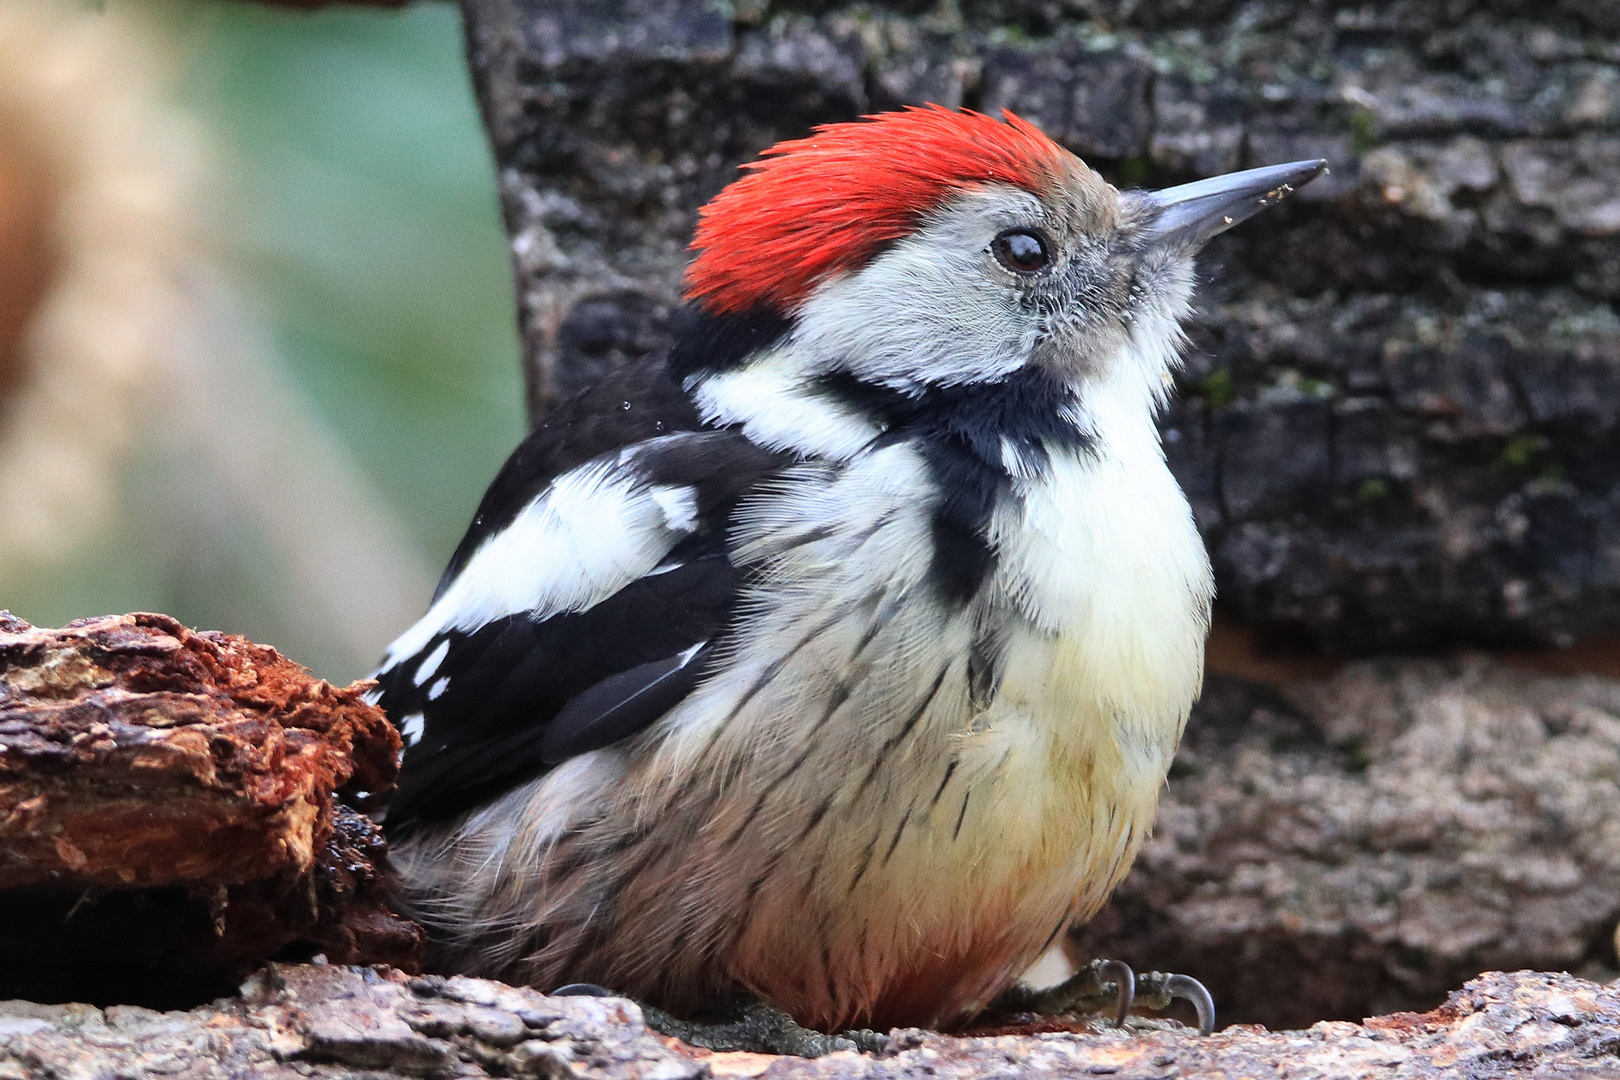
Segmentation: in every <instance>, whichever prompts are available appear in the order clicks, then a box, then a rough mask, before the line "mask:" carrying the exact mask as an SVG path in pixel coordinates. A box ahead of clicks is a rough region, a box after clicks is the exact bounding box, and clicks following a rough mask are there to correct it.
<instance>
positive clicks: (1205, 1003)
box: [1164, 975, 1215, 1035]
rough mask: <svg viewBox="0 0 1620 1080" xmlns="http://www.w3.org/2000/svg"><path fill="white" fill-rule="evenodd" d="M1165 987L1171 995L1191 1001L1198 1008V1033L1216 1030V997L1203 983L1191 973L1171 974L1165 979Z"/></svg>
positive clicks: (1205, 1033)
mask: <svg viewBox="0 0 1620 1080" xmlns="http://www.w3.org/2000/svg"><path fill="white" fill-rule="evenodd" d="M1164 988H1165V989H1166V990H1167V991H1169V993H1170V996H1171V997H1173V998H1180V999H1181V1000H1182V1001H1190V1002H1192V1007H1193V1008H1194V1009H1197V1010H1198V1034H1200V1035H1208V1034H1209V1033H1210V1032H1212V1031H1214V1030H1215V999H1214V998H1212V997H1210V996H1209V991H1208V990H1207V989H1206V988H1205V987H1204V984H1203V983H1201V982H1199V981H1198V980H1197V979H1195V978H1193V977H1192V976H1191V975H1171V976H1170V977H1169V978H1167V979H1165V980H1164Z"/></svg>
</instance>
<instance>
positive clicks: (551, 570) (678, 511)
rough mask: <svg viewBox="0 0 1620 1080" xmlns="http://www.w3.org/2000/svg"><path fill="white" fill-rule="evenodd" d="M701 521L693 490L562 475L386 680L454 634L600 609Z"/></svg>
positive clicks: (472, 562)
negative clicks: (509, 619)
mask: <svg viewBox="0 0 1620 1080" xmlns="http://www.w3.org/2000/svg"><path fill="white" fill-rule="evenodd" d="M696 513H697V500H696V495H695V493H693V492H692V491H691V489H689V488H678V487H668V486H662V487H659V486H653V485H649V484H647V483H646V482H645V481H644V480H642V479H640V478H639V477H638V476H636V475H635V473H634V472H632V471H630V469H628V468H626V467H624V466H622V465H620V464H618V463H617V462H615V461H613V460H611V459H609V460H603V459H597V460H596V461H593V462H590V463H588V464H585V465H581V466H580V467H579V468H577V469H572V470H570V471H568V472H566V473H563V474H562V475H561V476H559V477H557V478H556V479H555V480H553V481H552V483H551V485H550V486H549V487H547V488H546V490H545V491H543V492H541V493H540V494H539V495H538V496H536V497H535V499H534V501H532V502H530V503H529V505H527V506H525V507H524V508H523V509H522V510H521V511H519V512H518V515H517V517H516V518H514V519H513V521H512V523H511V524H509V525H508V526H506V528H504V529H502V530H501V531H500V532H498V533H495V534H494V535H493V536H490V537H489V538H488V539H487V540H485V541H484V543H483V544H482V546H480V547H479V548H478V550H477V551H476V552H474V554H473V556H472V558H471V559H469V560H468V561H467V565H466V566H465V567H463V568H462V571H461V573H460V574H459V575H457V577H456V579H455V580H454V581H453V582H451V584H450V587H449V588H448V589H446V590H445V592H444V595H442V596H440V597H439V599H438V601H437V602H436V603H435V604H434V605H433V606H432V607H431V608H430V609H429V610H428V613H427V614H426V615H424V616H422V618H421V619H420V620H419V621H418V622H417V623H416V625H414V626H412V627H411V628H410V629H409V630H407V631H405V633H403V634H401V635H400V636H399V638H398V639H397V640H396V641H395V642H394V643H393V644H392V645H390V646H389V647H388V653H387V656H386V658H385V659H384V662H383V666H382V668H381V671H387V670H388V669H390V668H392V667H393V666H394V665H395V664H398V663H399V662H400V661H402V660H404V659H405V658H407V657H411V656H415V655H416V654H417V653H418V652H420V651H422V649H424V648H426V647H427V645H428V643H429V642H431V641H432V640H433V639H434V638H435V637H437V636H438V635H440V634H443V633H445V632H446V631H449V630H462V631H471V630H476V629H478V628H479V627H480V626H484V625H486V624H488V623H490V622H493V621H494V620H496V619H499V618H502V617H504V616H507V615H516V614H518V613H520V612H530V613H532V614H533V615H534V616H535V617H536V618H541V619H544V618H549V617H550V616H552V615H556V614H560V613H563V612H570V611H584V610H586V609H587V608H589V607H591V606H593V605H594V604H597V603H600V602H601V601H602V600H604V599H606V598H607V597H609V596H611V595H613V594H614V593H615V592H617V591H619V590H620V589H622V588H624V586H626V585H628V584H629V583H630V582H632V581H634V580H636V579H637V578H639V577H641V576H642V575H644V574H646V573H647V572H648V571H650V570H652V569H653V567H655V566H657V565H658V563H659V561H660V560H661V559H663V557H664V556H665V555H667V554H668V553H669V551H670V549H671V548H672V547H674V546H675V543H676V542H677V541H678V540H679V539H680V538H681V536H683V535H685V534H686V533H688V532H690V531H691V530H692V529H693V528H695V527H696ZM434 655H435V656H436V655H437V650H435V653H434ZM441 659H442V658H441ZM433 660H434V657H433V656H429V657H428V658H427V660H425V661H424V662H423V665H422V669H423V670H419V671H418V673H417V677H416V683H417V685H418V686H420V685H421V684H422V683H424V682H426V681H427V680H428V679H429V678H431V677H432V676H433V674H434V672H435V671H436V670H437V669H438V662H431V661H433ZM424 671H425V673H424Z"/></svg>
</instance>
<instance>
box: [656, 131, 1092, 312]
mask: <svg viewBox="0 0 1620 1080" xmlns="http://www.w3.org/2000/svg"><path fill="white" fill-rule="evenodd" d="M1004 115H1005V117H1006V122H1005V123H1003V122H1001V121H998V120H994V119H992V118H991V117H988V116H985V115H984V114H983V113H976V112H967V111H963V112H956V111H953V110H950V109H946V108H942V107H941V106H938V105H929V106H926V107H924V108H912V109H907V110H906V111H904V112H897V113H887V114H883V115H881V116H872V117H867V118H865V119H863V120H859V121H855V122H853V123H845V124H824V125H822V126H821V127H818V128H817V129H816V133H815V134H814V135H812V136H810V137H809V138H806V139H794V140H791V141H788V142H782V143H778V144H776V145H775V146H773V147H771V148H770V149H769V150H766V151H765V152H764V153H763V154H762V155H761V157H760V160H758V161H754V162H750V163H748V164H747V165H745V166H743V167H744V168H745V169H747V170H749V171H748V175H746V176H744V177H743V178H742V179H740V180H738V181H737V182H735V183H733V184H732V185H731V186H730V187H728V188H726V189H725V190H724V191H722V192H721V193H720V194H719V195H717V196H715V197H714V199H713V200H711V201H710V202H709V204H708V205H707V206H705V207H704V208H703V210H702V211H701V212H700V214H699V216H698V226H697V233H696V235H695V236H694V237H693V240H692V248H693V249H694V250H696V251H698V252H699V254H698V256H697V257H696V258H695V259H694V260H693V261H692V264H691V265H690V266H689V267H688V268H687V271H686V295H687V299H689V300H693V301H697V302H698V303H700V304H701V305H702V306H703V307H704V308H706V309H707V310H709V311H710V312H713V313H715V314H729V313H739V312H745V311H750V310H760V309H769V310H775V311H779V312H783V313H787V312H791V311H792V310H793V309H795V308H796V307H797V306H798V304H799V303H800V301H802V300H803V299H804V298H805V296H807V295H808V294H809V292H810V291H811V289H813V288H814V287H815V286H816V285H817V284H818V283H819V282H821V281H822V280H824V279H826V278H827V277H828V276H830V275H832V274H836V273H840V272H844V271H849V270H853V269H857V268H859V267H860V266H862V265H864V264H865V263H866V262H867V261H868V260H870V259H871V258H872V257H873V256H874V255H875V254H877V252H878V251H879V250H881V249H882V248H883V246H884V245H885V244H888V243H891V242H893V241H895V240H898V239H900V238H901V237H903V236H905V235H907V234H908V233H910V232H911V231H912V230H913V229H914V228H915V227H916V225H917V222H918V221H919V219H921V218H922V217H924V216H925V215H926V214H928V213H929V212H930V211H932V210H933V209H935V208H936V207H938V206H939V205H940V204H941V203H942V202H944V201H945V200H946V199H948V198H949V197H950V196H951V195H952V194H954V193H955V192H957V191H961V190H964V189H967V188H971V187H975V186H978V185H981V184H990V183H1002V184H1011V185H1013V186H1016V187H1021V188H1024V189H1026V190H1028V191H1031V192H1035V193H1037V194H1040V193H1042V192H1043V191H1045V190H1047V189H1048V188H1049V187H1050V186H1051V185H1052V184H1053V183H1054V182H1055V181H1056V179H1057V177H1058V176H1059V174H1060V173H1061V172H1062V170H1063V159H1064V157H1065V156H1066V151H1064V150H1063V149H1062V148H1061V147H1059V146H1058V145H1057V144H1056V143H1054V142H1053V141H1052V140H1051V139H1049V138H1047V137H1046V136H1045V135H1044V134H1042V133H1041V132H1040V131H1039V130H1038V129H1037V128H1036V127H1035V126H1034V125H1032V124H1030V123H1028V122H1027V121H1025V120H1022V119H1020V118H1019V117H1017V116H1014V115H1013V114H1012V113H1010V112H1009V113H1005V114H1004Z"/></svg>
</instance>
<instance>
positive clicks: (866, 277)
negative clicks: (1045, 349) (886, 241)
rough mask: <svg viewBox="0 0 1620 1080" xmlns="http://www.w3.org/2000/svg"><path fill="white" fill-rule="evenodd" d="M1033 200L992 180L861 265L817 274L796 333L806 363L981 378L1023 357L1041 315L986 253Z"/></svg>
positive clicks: (943, 378) (885, 374) (882, 380)
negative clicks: (1027, 306) (822, 277)
mask: <svg viewBox="0 0 1620 1080" xmlns="http://www.w3.org/2000/svg"><path fill="white" fill-rule="evenodd" d="M1042 213H1043V211H1042V208H1041V204H1040V201H1039V200H1038V199H1036V198H1035V196H1033V195H1031V194H1029V193H1028V192H1026V191H1020V190H1018V189H1016V188H1010V187H1002V186H991V187H987V188H985V189H982V190H979V191H974V192H969V193H966V194H964V195H962V196H961V197H960V198H959V199H957V200H956V201H955V202H954V203H952V204H951V205H950V206H949V207H947V208H946V209H945V210H943V211H942V212H940V213H939V214H937V215H936V216H935V217H934V218H932V219H930V220H928V221H926V222H925V223H924V224H923V225H922V226H921V227H920V228H919V229H918V230H917V231H916V232H915V233H913V234H912V235H910V236H908V237H906V238H905V239H904V240H901V241H899V242H898V243H896V244H894V245H893V246H892V247H890V248H889V249H888V250H886V251H884V252H883V253H882V254H880V255H879V256H878V257H877V258H875V259H873V260H872V261H871V262H870V263H868V264H867V265H866V266H865V267H863V268H861V269H860V270H859V271H857V272H855V273H852V274H847V275H844V276H842V277H837V278H832V279H830V280H828V281H826V282H823V283H822V284H821V285H820V286H818V287H817V288H816V290H815V291H814V292H813V293H811V294H810V297H809V299H807V300H806V301H805V302H804V304H803V306H802V307H801V308H800V310H799V326H798V329H797V330H796V332H795V334H794V338H795V341H796V343H797V346H798V348H800V349H802V350H803V351H804V353H805V354H806V356H807V358H808V359H809V360H810V362H811V363H812V364H819V365H821V366H823V367H825V368H837V369H839V370H843V371H848V372H850V373H852V374H854V375H856V376H858V377H859V378H861V379H863V380H865V381H868V382H872V383H877V384H880V385H885V386H891V387H895V388H897V389H908V388H913V387H918V386H921V385H923V384H933V385H960V384H963V383H975V382H987V381H991V380H994V379H998V378H1001V377H1004V376H1006V375H1008V374H1010V373H1011V372H1013V371H1016V370H1017V369H1018V368H1020V367H1022V366H1023V365H1024V363H1025V362H1026V361H1028V359H1029V356H1030V352H1031V351H1032V350H1033V349H1034V347H1035V343H1036V340H1037V335H1038V332H1039V329H1040V326H1039V320H1038V319H1037V318H1036V317H1035V316H1033V315H1031V314H1030V313H1028V312H1026V311H1024V310H1023V309H1022V308H1021V306H1020V299H1021V293H1020V290H1019V289H1018V287H1017V286H1016V285H1015V284H1014V283H1013V282H1012V281H1011V280H1010V275H1008V274H1006V273H1005V272H1003V271H1001V270H999V268H997V267H996V266H995V264H994V262H993V261H992V260H991V259H990V258H989V256H988V255H986V253H985V252H986V249H987V248H988V246H989V244H990V241H991V240H992V239H993V238H994V237H995V235H996V233H997V232H999V231H1000V229H1001V227H1002V226H1004V225H1005V224H1006V223H1008V222H1010V221H1014V220H1038V219H1039V218H1040V217H1041V215H1042Z"/></svg>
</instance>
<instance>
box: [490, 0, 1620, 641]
mask: <svg viewBox="0 0 1620 1080" xmlns="http://www.w3.org/2000/svg"><path fill="white" fill-rule="evenodd" d="M463 7H464V10H465V12H466V14H467V21H468V34H469V45H470V56H471V59H472V68H473V74H474V79H475V82H476V84H477V86H478V89H479V93H480V96H481V99H482V102H483V106H484V111H485V117H486V121H487V123H488V126H489V130H490V132H491V135H492V138H493V143H494V147H495V153H496V157H497V161H498V163H499V166H500V183H501V190H502V196H503V199H504V205H505V208H506V215H507V222H508V226H509V228H510V231H511V234H512V244H513V255H514V262H515V266H516V270H517V275H518V296H519V306H520V311H521V318H522V322H523V337H524V341H525V346H526V349H527V354H528V355H527V360H528V368H529V374H530V378H531V381H530V389H531V403H532V405H533V408H534V409H535V410H536V411H537V412H538V411H539V410H542V409H543V408H545V406H546V403H547V402H548V401H550V400H552V399H553V398H554V396H556V395H558V394H565V393H568V392H570V391H571V390H573V389H575V388H577V387H578V386H580V385H582V384H584V383H586V382H589V381H590V379H591V378H592V376H593V374H594V373H595V372H596V371H598V370H600V369H601V367H602V366H604V365H607V364H612V363H614V362H616V361H618V360H619V359H620V358H622V357H624V356H627V355H634V354H639V353H644V352H647V351H650V350H653V349H656V348H659V347H661V346H662V345H663V344H664V343H665V342H667V340H668V339H669V335H670V326H671V319H672V316H673V313H674V310H675V306H676V304H677V302H678V295H679V278H680V272H681V268H682V267H683V265H684V263H685V259H686V254H685V250H684V249H685V245H686V243H687V240H688V238H689V237H690V235H691V229H692V225H693V221H694V215H695V211H696V208H697V207H698V206H699V205H700V204H701V203H702V202H703V201H704V200H705V199H707V198H708V197H709V196H711V195H712V194H714V193H715V192H716V191H717V190H719V189H720V187H722V186H723V185H724V184H725V183H726V182H727V181H728V180H730V179H731V178H732V177H733V176H734V175H735V171H734V166H735V165H736V164H737V163H738V162H739V161H742V160H745V159H747V158H749V157H750V156H752V155H753V154H755V153H756V152H757V151H759V150H760V149H762V148H763V147H765V146H767V145H769V144H771V143H772V142H775V141H776V140H778V139H781V138H785V137H790V136H798V135H802V134H804V133H805V131H806V130H807V129H808V128H809V127H810V126H811V125H813V124H816V123H820V122H825V121H832V120H847V119H851V118H853V117H855V116H856V115H858V114H860V113H862V112H866V111H870V110H876V109H889V108H895V107H898V106H900V105H904V104H907V103H916V102H923V101H934V102H940V103H943V104H946V105H967V106H971V107H976V108H981V109H986V110H991V111H995V110H999V109H1001V108H1003V107H1007V108H1012V109H1014V110H1017V111H1019V112H1021V113H1022V114H1024V115H1026V116H1028V117H1029V118H1031V119H1033V120H1035V121H1037V122H1039V123H1040V124H1041V125H1042V126H1043V127H1044V128H1045V129H1046V130H1047V131H1048V132H1050V133H1051V134H1052V135H1054V136H1055V137H1057V138H1058V139H1060V140H1061V141H1062V142H1064V143H1065V144H1066V145H1068V146H1070V147H1072V148H1073V149H1074V150H1076V151H1077V152H1079V153H1080V154H1081V155H1082V156H1084V157H1085V158H1086V159H1087V160H1088V161H1090V162H1091V163H1093V164H1094V165H1096V166H1098V167H1100V168H1101V169H1103V171H1104V172H1105V173H1106V174H1107V175H1109V176H1110V177H1111V178H1113V179H1115V180H1116V181H1118V182H1120V183H1129V184H1148V185H1159V184H1164V183H1170V182H1176V181H1181V180H1187V179H1192V178H1195V177H1198V176H1203V175H1210V174H1213V173H1217V172H1221V171H1225V170H1229V169H1235V168H1239V167H1244V166H1249V165H1254V164H1264V163H1271V162H1277V161H1283V160H1289V159H1293V158H1300V157H1306V156H1325V157H1327V158H1329V159H1330V160H1331V161H1332V163H1333V169H1334V171H1333V174H1332V175H1331V176H1330V177H1328V178H1327V179H1324V180H1321V181H1318V182H1317V183H1315V184H1313V185H1311V186H1310V187H1308V188H1306V189H1305V190H1304V191H1303V192H1302V193H1301V197H1300V198H1299V199H1298V200H1297V202H1295V203H1293V204H1290V205H1286V206H1284V207H1283V208H1282V209H1280V210H1278V211H1273V212H1271V213H1268V214H1267V215H1266V216H1265V217H1263V218H1261V219H1259V220H1257V221H1255V222H1252V223H1250V224H1248V225H1246V226H1244V227H1243V228H1242V229H1239V230H1236V231H1234V232H1233V233H1230V234H1228V235H1227V236H1224V237H1221V238H1218V239H1217V241H1216V242H1215V243H1214V244H1213V245H1211V247H1210V249H1209V251H1208V252H1207V253H1206V256H1205V259H1204V266H1205V268H1206V276H1207V277H1208V278H1209V279H1210V284H1209V285H1208V286H1207V287H1206V288H1205V289H1204V291H1203V294H1202V310H1201V312H1200V313H1199V316H1198V318H1197V321H1196V325H1194V326H1193V328H1192V338H1193V348H1192V349H1191V350H1190V354H1189V363H1188V367H1187V372H1186V375H1185V377H1184V379H1183V384H1182V392H1183V397H1182V401H1181V403H1180V404H1179V405H1177V406H1176V407H1175V408H1174V409H1173V410H1172V412H1171V414H1170V415H1169V416H1168V417H1167V419H1166V421H1165V425H1164V427H1165V434H1166V438H1167V440H1168V444H1169V450H1170V453H1171V457H1172V462H1173V465H1174V467H1175V469H1176V472H1177V474H1178V476H1179V477H1180V478H1181V481H1182V483H1183V485H1184V486H1185V488H1186V489H1187V491H1188V494H1189V495H1190V496H1191V497H1192V499H1193V502H1194V505H1195V507H1196V510H1197V513H1198V517H1199V521H1200V524H1201V526H1202V528H1203V530H1204V533H1205V535H1206V537H1207V539H1208V541H1209V544H1210V548H1211V551H1212V553H1213V555H1214V558H1215V563H1216V567H1217V573H1218V577H1219V582H1220V592H1221V598H1222V600H1223V602H1224V603H1225V604H1226V605H1228V607H1229V608H1230V609H1231V610H1233V611H1234V612H1235V613H1236V614H1237V615H1238V616H1239V617H1240V618H1242V619H1243V620H1244V621H1246V622H1248V623H1250V624H1251V625H1261V626H1265V627H1268V628H1269V629H1270V630H1271V632H1272V633H1273V634H1274V636H1277V637H1279V638H1282V639H1284V640H1287V641H1288V642H1290V643H1292V644H1295V645H1298V646H1301V647H1305V648H1310V649H1325V650H1329V651H1337V652H1357V651H1365V650H1376V649H1387V648H1413V647H1418V648H1426V647H1430V646H1434V645H1437V644H1444V643H1454V642H1459V641H1463V642H1479V643H1494V644H1502V643H1539V644H1565V643H1568V642H1569V641H1571V640H1574V639H1576V638H1579V637H1583V636H1586V635H1589V634H1593V633H1596V632H1600V631H1603V630H1614V629H1620V317H1617V316H1616V313H1615V304H1616V302H1617V301H1620V196H1617V194H1616V192H1617V191H1620V45H1617V44H1616V42H1615V38H1614V32H1615V31H1616V30H1620V6H1616V5H1614V4H1613V3H1612V2H1610V0H1563V2H1561V3H1551V2H1548V3H1540V2H1538V3H1531V2H1529V0H1445V2H1438V3H1431V2H1429V0H1373V2H1370V3H1365V4H1358V5H1342V6H1341V5H1336V4H1330V3H1321V2H1310V0H1250V2H1236V0H1211V2H1200V3H1191V2H1187V0H1140V2H1139V0H959V2H957V3H948V4H943V5H936V4H934V3H932V2H928V0H886V2H876V3H860V4H844V3H839V2H837V0H738V2H736V3H734V4H731V5H716V4H710V3H707V2H706V0H464V3H463Z"/></svg>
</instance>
